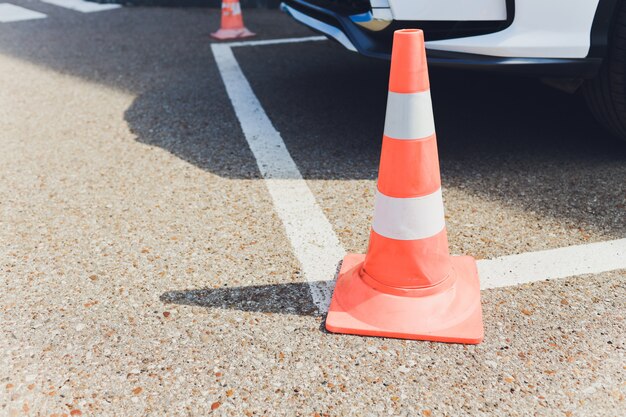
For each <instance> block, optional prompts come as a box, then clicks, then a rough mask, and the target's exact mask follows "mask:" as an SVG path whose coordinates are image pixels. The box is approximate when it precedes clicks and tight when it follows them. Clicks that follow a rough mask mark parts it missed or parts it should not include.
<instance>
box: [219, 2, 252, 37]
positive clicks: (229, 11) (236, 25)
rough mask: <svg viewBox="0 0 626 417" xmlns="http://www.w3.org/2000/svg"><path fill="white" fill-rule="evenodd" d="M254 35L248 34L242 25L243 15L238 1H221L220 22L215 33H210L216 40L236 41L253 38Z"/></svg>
mask: <svg viewBox="0 0 626 417" xmlns="http://www.w3.org/2000/svg"><path fill="white" fill-rule="evenodd" d="M254 35H256V33H252V32H250V31H249V30H248V29H247V28H246V27H245V26H244V25H243V15H242V14H241V5H240V4H239V0H222V22H221V24H220V28H219V29H218V31H217V32H213V33H211V36H213V37H214V38H216V39H219V40H226V39H238V38H248V37H250V36H254Z"/></svg>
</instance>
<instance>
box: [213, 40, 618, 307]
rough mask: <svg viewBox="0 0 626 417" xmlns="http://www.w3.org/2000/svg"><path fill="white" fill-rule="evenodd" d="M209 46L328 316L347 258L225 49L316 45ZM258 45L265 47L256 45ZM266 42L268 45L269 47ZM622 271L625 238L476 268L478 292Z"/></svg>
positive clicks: (487, 262) (504, 259)
mask: <svg viewBox="0 0 626 417" xmlns="http://www.w3.org/2000/svg"><path fill="white" fill-rule="evenodd" d="M295 39H298V40H294V39H282V40H281V39H276V40H272V41H249V42H234V43H228V44H226V43H225V44H212V45H211V48H212V50H213V55H214V56H215V61H216V62H217V66H218V69H219V71H220V74H221V76H222V79H223V81H224V85H225V86H226V92H227V93H228V97H229V98H230V101H231V103H232V105H233V108H234V109H235V113H236V115H237V118H238V119H239V123H240V124H241V128H242V130H243V133H244V135H245V137H246V140H247V141H248V146H250V149H251V150H252V153H253V154H254V157H255V158H256V161H257V165H258V166H259V170H260V171H261V175H263V178H264V179H265V184H266V186H267V188H268V190H269V192H270V195H271V197H272V200H273V202H274V206H275V207H276V211H277V213H278V216H279V217H280V219H281V220H282V222H283V224H284V226H285V230H286V233H287V237H288V238H289V241H290V242H291V245H292V247H293V249H294V254H295V256H296V258H297V259H298V260H299V261H300V263H301V265H302V270H303V272H304V276H305V278H306V280H307V282H308V283H309V287H310V289H311V297H312V299H313V302H314V303H315V305H316V307H317V308H318V310H319V312H320V313H326V311H328V305H329V304H330V298H331V295H332V290H333V285H334V280H333V279H332V278H334V277H335V275H336V272H337V269H336V268H337V264H338V262H339V260H341V259H342V258H343V257H344V255H345V250H344V249H343V247H342V246H341V244H340V243H339V239H338V238H337V235H336V234H335V232H334V230H333V228H332V226H331V224H330V222H329V221H328V219H327V218H326V216H325V215H324V213H323V212H322V210H321V209H320V207H319V206H318V204H317V202H316V201H315V197H314V196H313V194H312V193H311V190H310V189H309V187H308V186H307V184H306V182H305V181H304V179H303V178H302V175H301V174H300V171H299V170H298V167H297V166H296V163H295V162H294V160H293V159H292V158H291V155H290V154H289V151H288V150H287V148H286V146H285V143H284V141H283V139H282V138H281V136H280V133H278V131H276V129H275V128H274V126H273V125H272V122H271V121H270V120H269V118H268V116H267V114H266V113H265V111H264V110H263V107H262V106H261V103H260V102H259V100H258V98H257V97H256V96H255V95H254V92H253V91H252V88H251V87H250V84H249V83H248V80H247V79H246V78H245V76H244V75H243V72H242V71H241V68H240V67H239V64H238V63H237V60H236V59H235V56H234V55H233V53H232V49H231V47H234V46H253V45H271V44H280V43H292V42H306V39H309V40H321V39H318V38H317V37H316V38H295ZM260 42H263V43H260ZM269 42H271V43H269ZM618 269H626V239H619V240H612V241H607V242H599V243H591V244H588V245H580V246H570V247H565V248H558V249H550V250H545V251H539V252H528V253H523V254H519V255H511V256H503V257H500V258H495V259H488V260H480V261H478V271H479V278H480V282H481V289H483V290H484V289H489V288H501V287H507V286H512V285H519V284H524V283H529V282H536V281H546V280H552V279H557V278H566V277H570V276H576V275H581V274H597V273H601V272H607V271H613V270H618Z"/></svg>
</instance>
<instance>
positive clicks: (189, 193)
mask: <svg viewBox="0 0 626 417" xmlns="http://www.w3.org/2000/svg"><path fill="white" fill-rule="evenodd" d="M16 4H19V5H22V6H24V7H26V6H28V7H30V8H32V9H33V10H38V11H41V12H45V13H46V14H48V16H49V17H48V18H46V19H41V20H38V21H28V22H16V23H12V24H10V25H8V24H7V25H1V26H0V74H2V75H1V76H0V123H1V124H2V126H3V127H2V129H1V130H0V149H2V152H0V242H2V245H0V268H1V271H2V274H1V275H0V286H1V287H2V288H1V289H0V352H2V355H1V356H0V414H3V415H9V416H18V415H46V416H49V415H53V414H56V415H58V416H60V415H63V414H65V415H81V414H82V415H103V416H117V415H207V414H208V413H211V412H212V413H214V414H215V415H233V416H239V415H268V416H270V415H289V416H291V415H302V416H314V415H316V414H318V415H331V416H341V415H364V416H378V415H404V416H413V415H423V416H438V415H472V416H476V415H519V416H525V415H540V416H554V415H565V416H570V415H572V416H618V415H620V414H622V411H621V410H623V409H624V407H625V400H624V396H625V395H626V383H625V380H626V379H625V373H626V367H625V366H624V363H625V361H624V346H625V340H624V334H626V325H625V323H624V316H625V312H626V306H625V302H624V300H625V299H626V290H625V287H626V285H625V278H626V271H623V270H622V271H613V272H607V273H602V274H596V275H586V276H578V277H571V278H566V279H560V280H555V281H550V282H536V283H532V284H525V285H522V286H518V287H508V288H499V289H492V290H487V291H483V292H482V302H483V314H484V317H485V326H486V335H485V341H484V342H483V343H482V344H480V345H477V346H463V345H448V344H435V343H427V342H412V341H403V340H392V339H381V338H360V337H352V336H344V335H333V334H329V333H327V332H326V331H324V330H323V316H320V315H319V314H318V313H317V311H316V309H315V306H314V305H313V303H312V301H311V299H310V296H309V288H308V285H307V284H306V282H305V280H304V279H303V277H302V276H301V271H300V270H299V265H298V262H297V260H296V259H295V258H294V256H293V254H292V252H291V248H290V246H289V242H288V240H287V237H286V236H285V233H284V229H283V227H282V225H281V223H280V220H279V219H278V217H277V216H276V214H275V212H274V210H273V207H272V202H271V199H270V197H269V195H268V193H267V190H266V188H265V185H264V183H263V181H262V179H260V175H259V172H258V170H257V167H256V163H255V161H254V158H253V156H252V154H251V152H250V150H249V149H248V148H247V145H246V141H245V139H244V137H243V135H242V132H241V130H240V127H239V125H238V122H237V119H236V116H235V114H234V112H233V110H232V107H231V105H230V102H229V101H228V98H227V96H226V93H225V91H224V86H223V84H222V81H221V79H220V76H219V73H218V71H217V69H216V66H215V62H214V60H213V58H212V55H211V51H210V40H209V36H208V35H209V33H210V32H211V31H212V30H214V29H215V28H216V27H217V21H218V16H217V14H216V11H215V10H205V9H159V8H156V9H147V8H123V9H118V10H113V11H109V12H102V13H94V14H89V15H83V14H76V13H73V12H71V11H67V10H60V9H55V8H53V6H51V5H47V4H42V3H38V2H31V1H26V0H19V1H17V2H16ZM244 13H245V19H246V24H247V25H248V27H249V28H250V29H251V30H254V31H256V32H258V33H260V34H262V36H261V37H262V38H287V37H294V36H309V35H311V33H310V32H308V31H307V30H305V29H303V28H302V27H300V26H298V25H296V24H295V23H293V22H292V21H291V20H289V19H288V18H287V17H286V16H284V15H281V14H279V13H278V12H276V11H262V10H249V11H248V10H246V11H244ZM235 55H236V57H237V59H238V61H239V62H240V65H241V66H242V68H243V71H244V73H245V75H246V77H247V78H248V79H249V81H250V83H251V85H252V87H253V89H254V91H255V93H256V94H257V96H258V98H259V100H260V101H261V103H262V105H263V107H264V109H265V111H266V112H267V114H268V116H269V117H270V118H271V120H272V122H273V123H274V125H275V126H276V128H277V129H278V130H279V131H280V132H281V134H282V136H283V138H284V140H285V143H286V144H287V147H288V149H289V151H290V152H291V154H292V156H293V158H294V160H295V161H296V163H297V164H298V167H299V168H300V170H301V172H302V173H303V176H304V178H305V179H306V181H307V184H308V185H309V187H310V188H311V190H312V191H313V193H314V194H315V196H316V198H317V201H318V203H319V204H320V205H321V207H322V209H323V210H324V213H325V214H326V215H327V217H328V218H329V219H330V221H331V224H332V225H333V228H334V229H335V231H336V233H337V234H338V236H339V237H340V239H341V242H342V244H343V245H344V246H345V247H346V249H347V250H349V251H357V252H362V251H364V250H365V247H366V244H367V234H368V229H369V222H370V218H371V217H370V216H371V211H372V210H371V204H372V197H373V191H374V187H375V178H376V170H377V159H378V152H379V148H380V136H381V133H382V120H383V117H384V106H385V95H386V82H387V74H386V72H387V64H386V63H384V62H381V61H371V60H368V59H365V58H361V57H358V56H356V55H352V54H350V53H348V52H347V51H344V50H342V49H341V48H340V47H339V46H337V45H335V44H333V43H331V42H316V43H310V44H299V45H276V46H263V47H242V48H239V49H237V50H236V52H235ZM432 90H433V100H434V106H435V117H436V124H437V132H438V135H439V147H440V157H441V165H442V178H443V183H444V193H445V194H444V195H445V199H446V212H447V224H448V228H449V235H450V244H451V250H452V252H454V253H466V254H472V255H474V256H476V257H478V258H490V257H494V256H499V255H508V254H512V253H523V252H528V251H533V250H539V249H544V248H555V247H561V246H568V245H572V244H581V243H586V242H593V241H603V240H609V239H616V238H623V237H624V236H625V235H626V233H625V232H626V221H625V220H626V210H625V209H624V207H625V206H624V204H625V200H624V199H625V197H626V181H624V179H626V165H625V164H624V159H626V148H624V146H623V145H621V144H618V143H617V142H613V141H611V140H610V139H609V138H608V136H607V135H606V134H605V133H603V132H602V131H601V130H600V129H599V127H598V126H597V125H596V124H595V123H594V122H593V121H592V120H591V118H590V116H589V115H588V114H587V113H586V111H585V109H584V107H583V104H582V103H581V101H580V100H579V98H577V97H570V96H568V95H565V94H562V93H559V92H557V91H553V90H550V89H549V88H548V87H545V86H542V85H541V84H539V83H538V82H536V81H534V80H529V79H523V78H513V77H502V76H496V75H490V74H489V75H488V74H472V73H458V72H451V71H433V72H432ZM503 103H504V104H503Z"/></svg>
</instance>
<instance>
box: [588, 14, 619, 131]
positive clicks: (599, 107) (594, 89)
mask: <svg viewBox="0 0 626 417" xmlns="http://www.w3.org/2000/svg"><path fill="white" fill-rule="evenodd" d="M582 90H583V95H584V96H585V100H586V101H587V106H588V107H589V109H590V110H591V112H592V113H593V115H594V117H595V118H596V120H598V122H600V124H602V125H603V126H604V127H605V128H606V129H607V130H609V131H610V132H611V133H613V134H614V135H615V136H617V137H618V138H620V139H622V140H625V141H626V2H623V3H622V4H621V5H619V6H618V10H617V14H616V16H615V21H614V24H613V30H612V32H611V37H610V39H609V48H608V54H607V57H606V59H605V60H604V62H603V64H602V67H601V68H600V72H599V73H598V75H597V76H596V77H595V78H593V79H591V80H587V81H586V82H585V83H584V84H583V87H582Z"/></svg>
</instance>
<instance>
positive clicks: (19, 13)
mask: <svg viewBox="0 0 626 417" xmlns="http://www.w3.org/2000/svg"><path fill="white" fill-rule="evenodd" d="M45 17H46V15H45V14H43V13H39V12H36V11H34V10H29V9H25V8H23V7H20V6H16V5H14V4H10V3H0V23H9V22H21V21H23V20H33V19H43V18H45Z"/></svg>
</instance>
